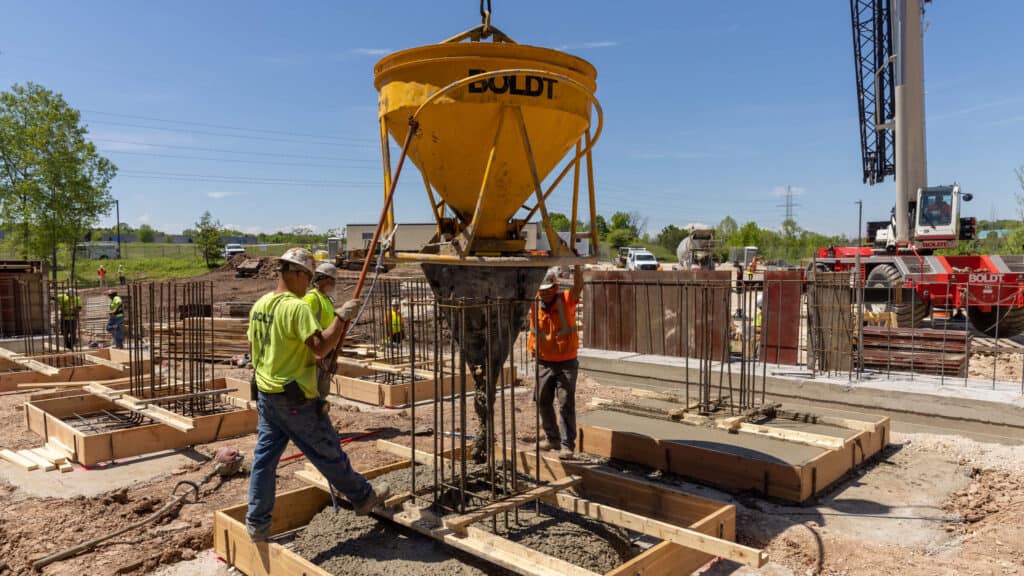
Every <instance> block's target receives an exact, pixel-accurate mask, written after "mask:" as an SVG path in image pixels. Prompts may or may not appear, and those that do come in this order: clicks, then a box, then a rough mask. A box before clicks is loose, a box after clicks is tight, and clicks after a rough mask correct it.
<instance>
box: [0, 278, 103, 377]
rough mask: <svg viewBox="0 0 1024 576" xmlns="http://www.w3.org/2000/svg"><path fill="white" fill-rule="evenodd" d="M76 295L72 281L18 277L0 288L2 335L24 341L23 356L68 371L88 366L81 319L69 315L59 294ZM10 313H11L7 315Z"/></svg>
mask: <svg viewBox="0 0 1024 576" xmlns="http://www.w3.org/2000/svg"><path fill="white" fill-rule="evenodd" d="M66 292H67V293H70V295H71V297H74V296H77V294H78V287H77V285H75V284H74V283H73V282H69V281H61V282H56V281H54V282H48V281H47V280H46V279H45V278H41V277H38V278H26V279H22V278H15V279H10V280H8V281H7V282H5V283H4V284H3V285H2V286H0V308H2V309H3V310H4V312H5V315H4V318H3V321H2V322H0V336H2V337H10V336H15V337H19V338H20V339H21V345H22V352H21V353H22V354H23V355H25V356H28V357H32V358H35V359H37V360H39V361H40V362H43V363H45V364H49V365H50V366H53V367H54V368H67V367H74V366H81V365H84V364H86V363H87V362H85V361H84V359H83V358H82V354H83V352H82V344H81V334H80V329H79V316H78V314H76V313H75V312H74V310H73V308H72V309H71V311H70V312H69V313H68V314H65V313H64V308H62V307H61V306H60V304H59V300H58V295H63V294H65V293H66ZM8 311H9V312H8Z"/></svg>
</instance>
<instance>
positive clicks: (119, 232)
mask: <svg viewBox="0 0 1024 576" xmlns="http://www.w3.org/2000/svg"><path fill="white" fill-rule="evenodd" d="M114 206H115V209H116V212H117V216H116V218H117V225H116V227H117V259H118V260H120V259H121V202H120V201H119V200H116V199H115V200H114Z"/></svg>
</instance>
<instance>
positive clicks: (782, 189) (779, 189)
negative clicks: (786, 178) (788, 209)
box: [772, 186, 806, 196]
mask: <svg viewBox="0 0 1024 576" xmlns="http://www.w3.org/2000/svg"><path fill="white" fill-rule="evenodd" d="M786 188H789V189H790V190H792V192H793V195H794V196H799V195H801V194H803V193H804V192H806V188H801V187H799V186H776V187H774V188H772V196H785V195H786Z"/></svg>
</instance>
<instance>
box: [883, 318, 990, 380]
mask: <svg viewBox="0 0 1024 576" xmlns="http://www.w3.org/2000/svg"><path fill="white" fill-rule="evenodd" d="M970 338H971V336H970V334H969V333H968V332H966V331H963V332H959V331H956V332H954V331H948V330H935V329H932V328H890V327H884V326H865V327H864V366H865V367H870V368H877V369H880V370H895V371H898V372H910V371H912V372H919V373H923V374H938V375H945V376H963V375H964V374H965V372H966V370H967V350H968V346H969V343H970Z"/></svg>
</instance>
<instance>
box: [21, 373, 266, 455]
mask: <svg viewBox="0 0 1024 576" xmlns="http://www.w3.org/2000/svg"><path fill="white" fill-rule="evenodd" d="M248 385H249V384H248V382H242V381H241V380H236V379H234V378H218V379H216V380H214V381H213V382H212V383H211V386H212V387H213V388H239V389H241V388H242V387H243V386H244V387H246V388H247V387H248ZM226 400H227V401H228V402H229V403H230V404H232V405H234V407H235V408H236V410H233V411H227V412H222V413H219V414H211V415H209V416H198V417H195V418H193V419H192V422H193V426H194V428H193V429H192V430H190V431H188V432H180V431H178V430H175V429H174V428H171V427H170V426H167V425H166V424H151V425H144V426H136V427H134V428H126V429H124V430H115V431H112V432H100V433H96V432H90V431H89V430H82V429H80V428H78V427H76V426H72V425H71V424H69V423H67V422H65V421H64V419H65V418H67V417H70V416H72V415H73V414H75V413H78V414H89V413H93V412H98V411H100V410H117V409H118V406H117V405H116V404H114V403H113V402H111V401H109V400H105V399H103V398H100V397H98V396H94V395H92V394H80V395H76V396H64V397H57V398H50V399H45V400H34V401H29V402H26V403H25V423H26V426H27V427H28V429H29V430H31V431H32V432H35V433H36V434H38V435H39V436H42V437H43V439H44V440H45V441H46V442H47V443H53V444H56V445H58V446H64V447H66V450H67V452H68V453H69V455H70V456H71V458H72V460H74V461H75V462H78V463H79V464H83V465H86V466H93V465H96V464H99V463H101V462H109V461H111V460H119V459H121V458H129V457H132V456H141V455H143V454H149V453H152V452H160V451H163V450H175V449H178V448H184V447H186V446H193V445H196V444H205V443H207V442H213V441H215V440H221V439H224V438H232V437H235V436H243V435H245V434H251V433H253V432H255V431H256V421H257V416H256V409H255V406H253V405H252V403H251V402H248V401H245V400H238V399H234V398H232V397H230V396H228V397H226Z"/></svg>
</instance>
